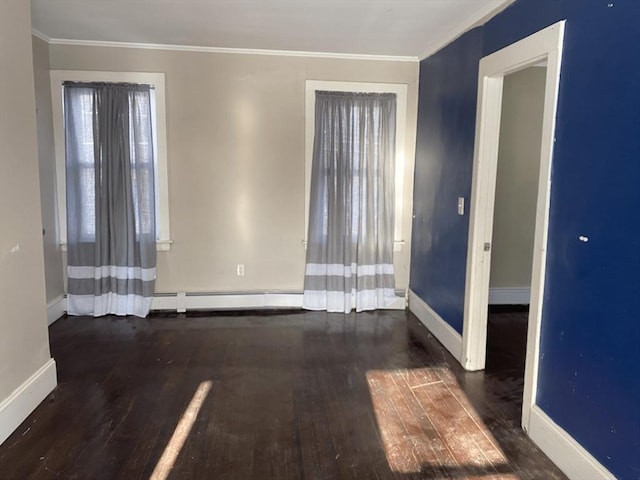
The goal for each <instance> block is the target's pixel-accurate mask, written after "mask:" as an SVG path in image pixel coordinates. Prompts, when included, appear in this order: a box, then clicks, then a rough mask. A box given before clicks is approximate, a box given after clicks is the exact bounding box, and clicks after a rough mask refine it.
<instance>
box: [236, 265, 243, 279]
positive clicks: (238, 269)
mask: <svg viewBox="0 0 640 480" xmlns="http://www.w3.org/2000/svg"><path fill="white" fill-rule="evenodd" d="M236 273H237V274H238V276H239V277H244V264H242V263H239V264H238V266H237V267H236Z"/></svg>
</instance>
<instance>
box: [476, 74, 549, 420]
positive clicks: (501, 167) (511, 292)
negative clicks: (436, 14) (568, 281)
mask: <svg viewBox="0 0 640 480" xmlns="http://www.w3.org/2000/svg"><path fill="white" fill-rule="evenodd" d="M546 74H547V69H546V62H543V63H540V64H537V65H534V66H532V67H527V68H525V69H523V70H519V71H517V72H514V73H511V74H509V75H505V77H504V83H503V89H502V110H501V115H500V138H499V142H498V166H497V172H496V188H495V200H494V211H493V229H492V235H491V238H492V241H491V243H492V246H491V250H490V251H491V268H490V277H489V305H488V309H489V310H488V316H487V355H486V363H485V373H486V375H488V376H491V377H492V378H494V379H495V381H496V382H497V385H498V386H499V387H500V390H501V393H500V395H501V396H502V397H503V398H505V399H508V400H509V401H510V402H512V403H513V404H514V407H515V408H514V414H515V417H516V418H519V417H520V415H521V411H522V394H523V387H524V368H525V360H526V349H527V345H526V344H527V324H528V319H529V304H530V297H531V272H532V266H533V241H534V233H535V231H534V229H535V214H536V200H537V197H538V176H539V172H540V142H541V140H542V118H543V113H544V89H545V81H546Z"/></svg>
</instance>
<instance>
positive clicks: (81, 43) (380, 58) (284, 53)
mask: <svg viewBox="0 0 640 480" xmlns="http://www.w3.org/2000/svg"><path fill="white" fill-rule="evenodd" d="M32 32H33V33H34V35H35V32H36V30H32ZM38 33H39V34H40V35H42V37H44V38H42V37H40V38H42V39H43V40H44V39H45V38H46V39H47V40H45V41H47V43H49V44H50V45H68V46H76V47H105V48H140V49H144V50H171V51H177V52H200V53H224V54H236V55H272V56H278V57H307V58H334V59H338V60H368V61H376V62H411V63H417V62H419V61H420V59H419V58H418V57H416V56H405V55H367V54H360V53H332V52H305V51H297V50H267V49H260V48H228V47H204V46H198V45H174V44H163V43H134V42H105V41H98V40H73V39H68V38H49V37H47V36H46V35H43V34H42V33H40V32H38Z"/></svg>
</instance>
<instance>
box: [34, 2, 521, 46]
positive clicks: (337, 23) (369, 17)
mask: <svg viewBox="0 0 640 480" xmlns="http://www.w3.org/2000/svg"><path fill="white" fill-rule="evenodd" d="M512 1H513V0H31V5H32V7H31V10H32V22H33V28H34V30H36V33H39V34H41V36H43V37H44V38H47V39H50V40H52V41H53V42H54V43H55V42H59V41H62V40H72V41H84V42H125V43H135V44H158V45H172V46H193V47H210V48H222V49H226V48H232V49H252V50H253V49H259V50H278V51H288V52H312V53H330V54H342V55H373V56H393V57H414V58H415V57H418V58H423V57H424V56H426V55H428V54H430V53H432V52H433V51H435V50H436V49H438V48H440V47H442V46H443V45H445V44H446V43H448V42H449V41H451V40H453V39H454V38H455V37H457V36H458V35H460V34H461V33H462V32H464V31H465V30H468V29H469V28H471V27H472V26H474V25H477V24H480V23H483V22H484V21H486V20H487V19H488V18H490V17H491V16H493V15H494V14H495V13H497V12H499V11H500V10H502V9H503V8H505V7H506V6H507V5H508V4H510V3H511V2H512Z"/></svg>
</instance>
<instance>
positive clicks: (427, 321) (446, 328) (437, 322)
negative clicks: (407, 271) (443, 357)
mask: <svg viewBox="0 0 640 480" xmlns="http://www.w3.org/2000/svg"><path fill="white" fill-rule="evenodd" d="M409 310H411V312H413V314H414V315H415V316H416V317H418V320H420V321H421V322H422V323H423V324H424V326H425V327H427V328H428V329H429V331H430V332H431V333H432V334H433V335H434V336H435V337H436V338H437V339H438V341H439V342H440V343H441V344H442V345H444V348H446V349H447V350H449V353H451V355H453V356H454V357H455V359H456V360H458V362H460V358H461V356H462V335H460V334H459V333H458V332H456V331H455V329H454V328H453V327H452V326H451V325H449V324H448V323H447V322H445V321H444V320H443V319H442V317H441V316H440V315H438V314H437V313H436V311H435V310H433V308H431V307H430V306H429V305H428V304H427V303H426V302H425V301H424V300H422V299H421V298H420V297H418V295H416V294H415V292H413V291H412V290H409Z"/></svg>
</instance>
